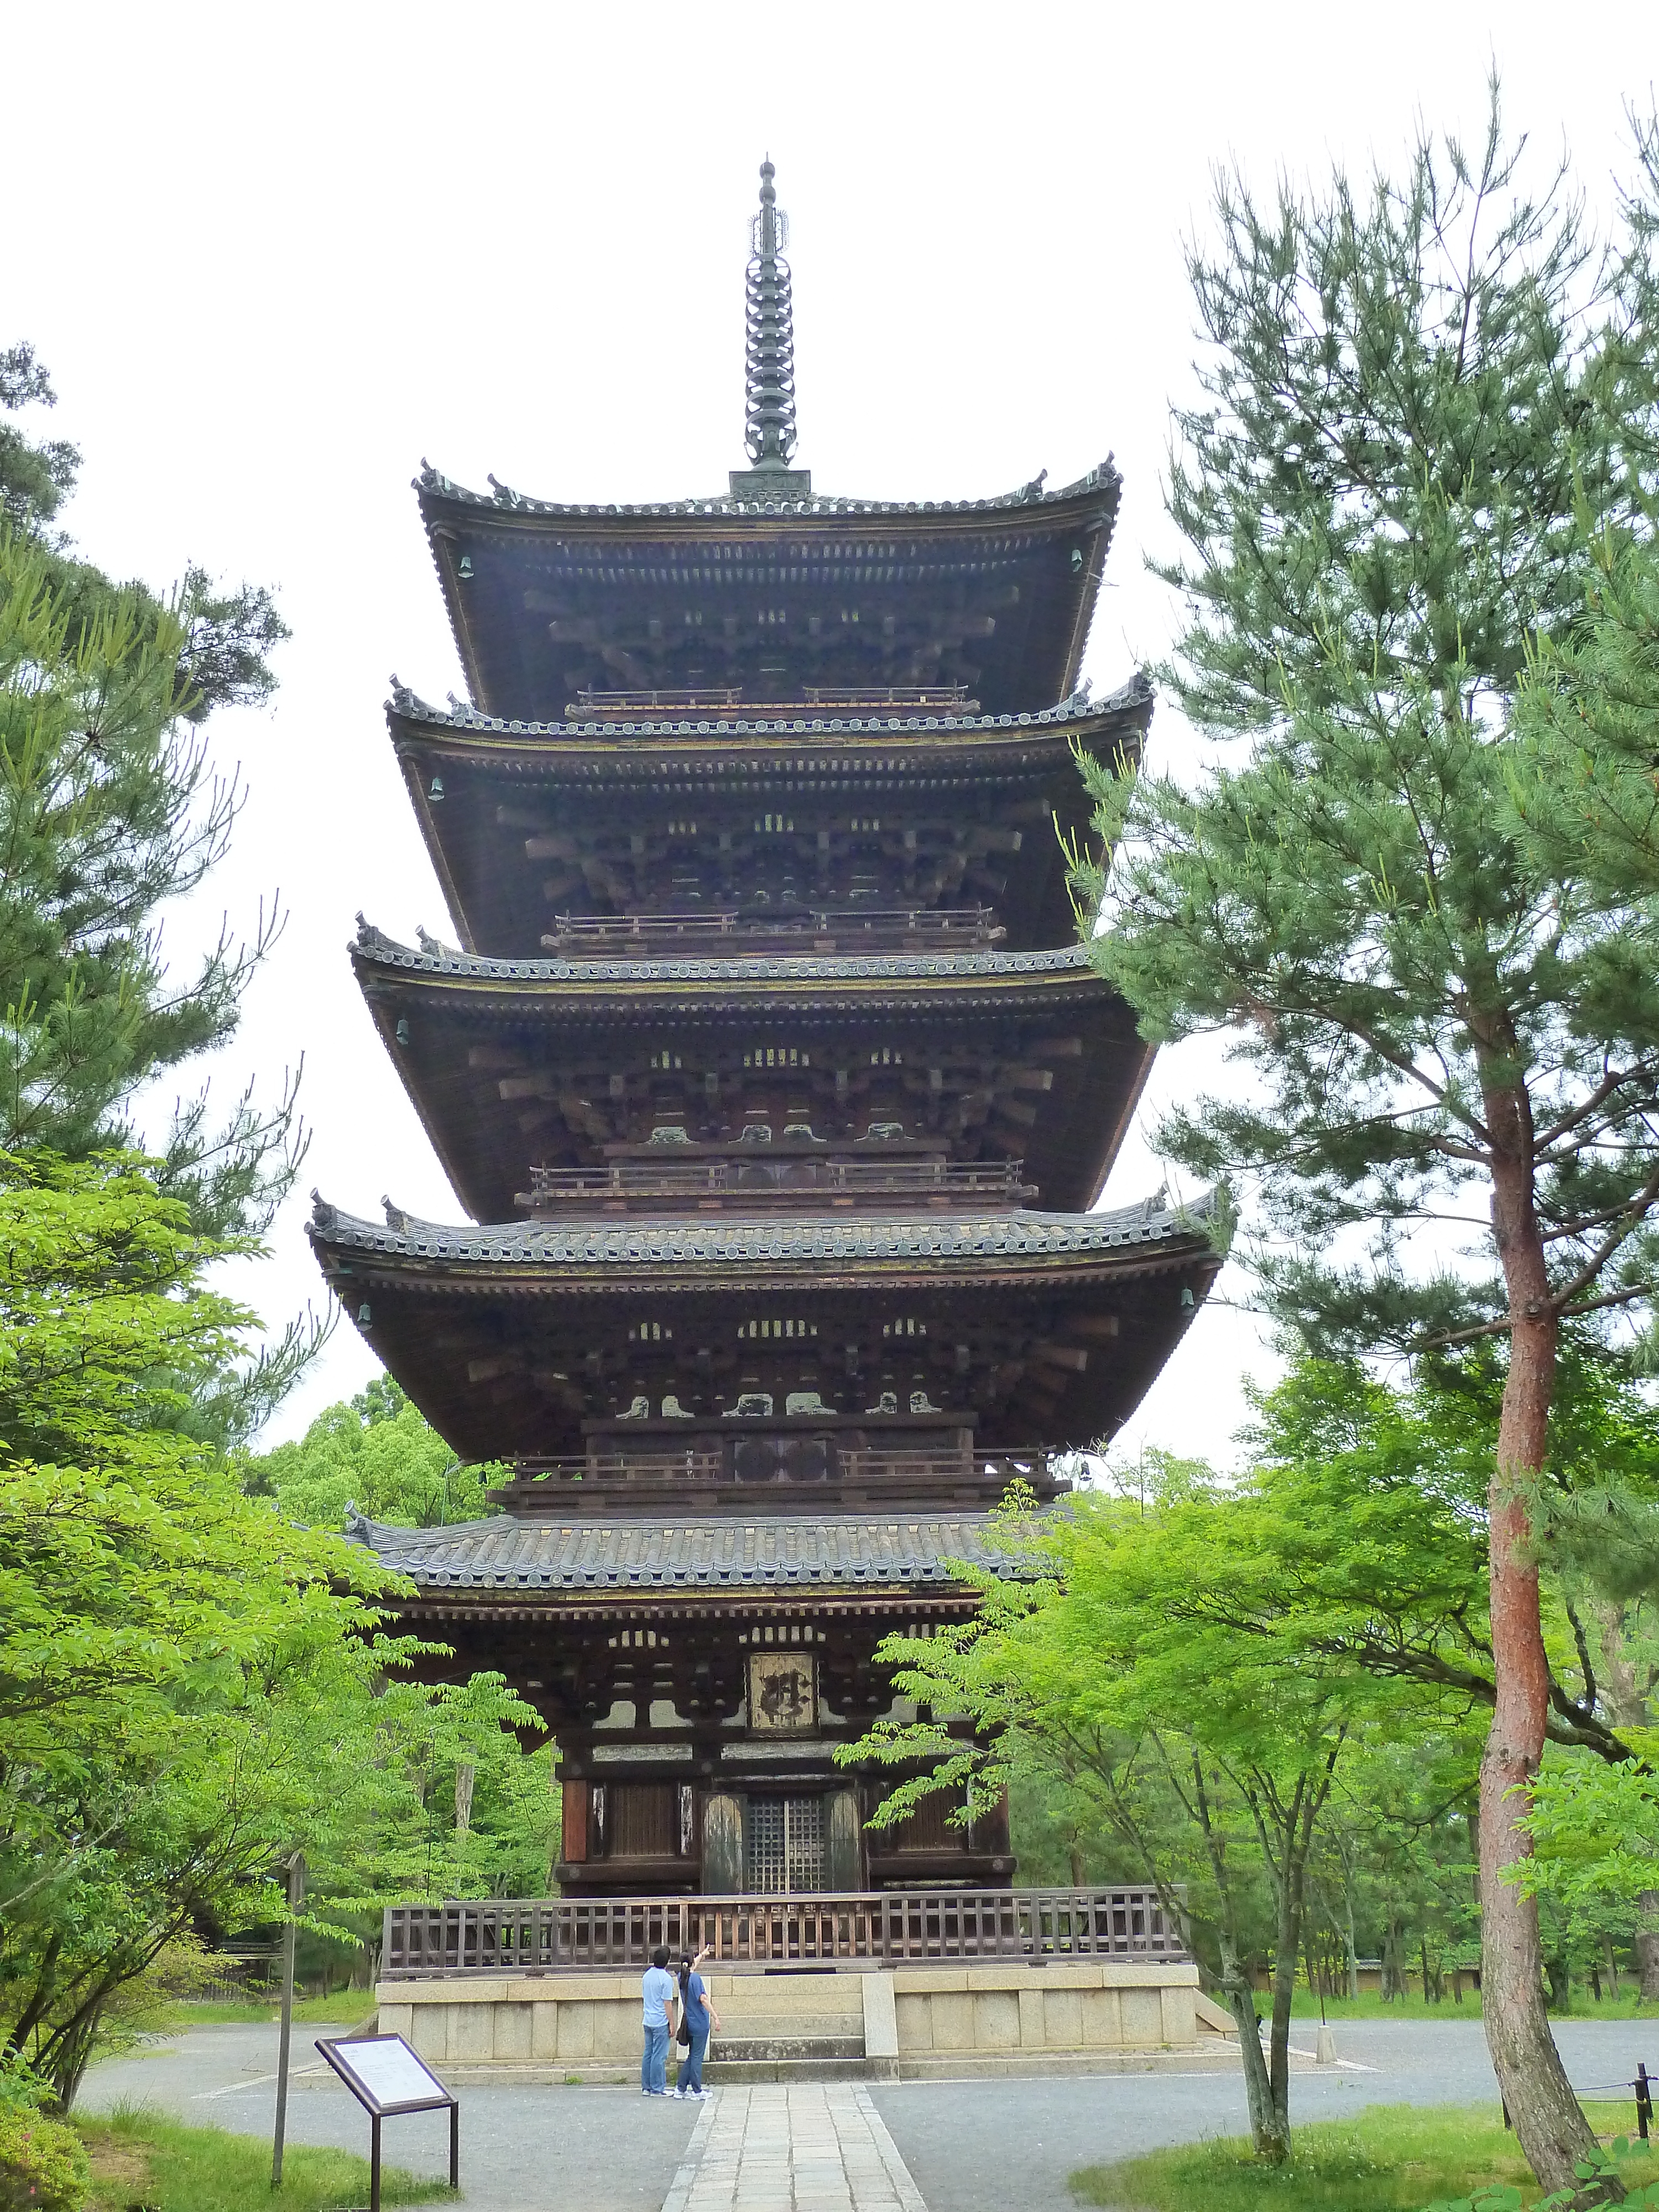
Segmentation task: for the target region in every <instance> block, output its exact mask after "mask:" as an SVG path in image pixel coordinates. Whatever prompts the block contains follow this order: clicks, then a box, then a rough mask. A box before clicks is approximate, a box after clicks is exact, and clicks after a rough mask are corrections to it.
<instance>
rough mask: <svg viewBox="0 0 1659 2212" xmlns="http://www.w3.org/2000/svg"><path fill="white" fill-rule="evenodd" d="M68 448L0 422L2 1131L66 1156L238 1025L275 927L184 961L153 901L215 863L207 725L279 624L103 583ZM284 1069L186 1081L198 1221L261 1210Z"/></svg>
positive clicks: (9, 359)
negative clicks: (236, 1078)
mask: <svg viewBox="0 0 1659 2212" xmlns="http://www.w3.org/2000/svg"><path fill="white" fill-rule="evenodd" d="M52 402H53V394H52V388H51V385H50V383H49V381H48V380H47V377H46V372H45V370H44V369H43V368H40V365H39V363H38V362H35V360H34V357H33V353H32V352H31V350H30V349H29V348H28V347H27V346H15V347H13V348H12V349H10V351H9V352H8V353H5V354H0V408H3V409H9V410H14V411H15V410H19V409H21V408H25V407H27V406H30V405H38V404H46V405H50V404H52ZM78 465H79V456H78V454H77V453H76V451H75V449H74V448H73V447H70V446H69V445H67V444H64V443H62V442H57V443H43V442H40V441H32V440H30V439H29V438H27V437H26V436H25V435H23V434H22V432H21V430H20V429H19V428H16V427H15V426H14V425H11V424H8V423H5V422H0V1148H5V1149H9V1150H14V1151H15V1150H17V1149H19V1148H34V1147H40V1148H44V1149H46V1150H49V1151H52V1152H57V1153H59V1154H61V1155H63V1156H64V1157H66V1158H84V1157H86V1156H88V1154H90V1153H92V1152H97V1151H100V1150H102V1149H106V1148H109V1147H116V1148H119V1147H121V1146H125V1145H128V1144H130V1143H131V1142H132V1141H133V1134H134V1133H133V1131H132V1129H131V1127H130V1124H129V1120H128V1110H127V1109H128V1102H129V1101H130V1100H131V1097H133V1095H134V1093H135V1092H136V1091H138V1090H139V1089H140V1088H141V1087H142V1086H143V1085H145V1084H147V1083H149V1082H150V1081H152V1080H153V1079H155V1078H156V1077H158V1076H165V1075H167V1074H168V1073H172V1072H173V1071H174V1070H179V1069H183V1068H185V1067H187V1066H190V1065H191V1063H192V1062H194V1061H196V1060H197V1059H199V1058H200V1057H201V1056H202V1055H203V1054H206V1053H209V1052H210V1051H212V1050H213V1049H215V1048H216V1047H218V1046H220V1045H222V1044H223V1043H225V1042H227V1041H228V1038H229V1037H230V1036H232V1035H233V1034H234V1030H235V1028H236V1024H237V1021H238V1018H239V1016H240V1006H241V1001H242V998H243V995H244V994H245V991H246V986H247V983H248V981H249V979H250V978H251V976H252V973H253V971H254V970H255V969H256V968H257V967H258V964H259V963H260V962H261V961H262V960H263V959H264V957H265V956H266V954H267V953H268V952H269V951H270V947H271V946H272V945H273V944H274V943H275V941H276V936H277V933H278V930H279V927H280V923H279V920H278V917H277V916H276V915H275V913H273V912H268V911H265V910H264V909H262V911H261V915H260V919H259V923H258V927H257V928H256V930H255V932H254V934H253V937H252V940H251V941H250V942H248V943H246V944H239V943H237V942H236V941H235V940H234V939H233V938H232V937H231V935H230V934H229V933H228V931H227V932H225V933H222V935H221V937H220V939H219V940H218V942H217V943H216V945H213V946H212V947H211V948H210V950H209V951H208V952H207V953H206V954H205V956H204V957H203V958H202V959H201V960H200V962H199V963H197V967H196V969H195V971H194V973H193V974H180V973H179V972H178V970H177V969H175V968H173V967H172V966H171V965H169V963H167V962H166V961H165V960H164V959H163V957H162V951H161V933H160V927H159V920H158V917H159V915H160V913H161V909H162V908H163V907H164V906H165V905H166V904H167V903H168V902H172V901H174V900H177V899H179V898H180V897H182V896H185V895H187V894H188V893H189V892H191V891H192V890H195V889H196V888H197V886H198V885H199V884H201V883H202V882H203V880H204V878H205V877H206V876H207V875H208V874H209V873H210V871H211V870H212V869H213V868H214V867H215V866H216V865H217V863H218V862H219V861H220V860H222V858H223V856H224V854H225V852H226V850H227V848H228V842H229V839H230V836H231V832H232V829H233V828H234V823H235V821H236V818H237V816H238V814H239V812H240V808H241V805H242V800H243V796H244V793H243V791H242V788H241V786H240V781H239V780H238V778H237V777H236V775H234V774H232V775H228V776H227V775H222V774H221V773H219V772H218V771H217V770H216V768H215V766H214V764H213V763H212V760H211V758H210V753H209V750H208V744H207V740H206V736H205V733H204V730H203V727H202V725H203V724H204V721H205V720H206V718H207V717H208V716H209V715H210V714H211V713H212V712H213V711H214V709H215V708H217V707H220V706H224V705H230V704H238V703H242V704H246V703H255V702H259V701H261V700H263V699H264V698H266V697H268V696H269V695H270V690H271V689H272V687H273V683H274V679H273V678H272V676H271V672H270V667H269V665H268V664H267V662H266V659H265V658H264V656H265V653H267V652H268V650H269V648H270V646H271V645H273V644H275V643H276V642H277V641H279V640H280V639H281V638H282V637H283V636H285V635H286V634H287V633H286V630H285V629H284V628H283V624H282V622H281V620H280V618H279V617H277V616H276V611H275V609H274V607H273V606H272V605H271V603H270V596H269V594H268V593H266V592H263V591H260V590H257V589H253V588H251V587H248V586H244V587H243V589H242V590H241V592H240V593H234V594H230V595H228V596H227V595H224V594H221V593H217V592H215V590H214V588H213V587H212V586H211V585H210V581H209V580H208V579H207V578H206V576H205V575H204V574H202V573H201V572H200V571H197V570H194V569H192V570H191V572H190V573H189V574H187V576H186V577H185V581H184V582H183V584H182V585H181V586H179V589H178V590H177V591H176V592H174V593H173V595H172V596H171V598H169V599H166V600H163V599H160V598H158V597H157V596H156V594H155V593H154V592H150V591H149V590H148V589H147V588H146V587H145V586H143V585H137V584H132V585H126V586H116V585H114V584H113V583H112V582H111V580H109V579H108V578H107V577H106V576H105V575H104V574H102V573H101V572H100V570H98V569H96V568H92V567H90V566H89V565H88V564H87V563H85V562H81V561H79V560H77V559H76V558H74V557H73V556H72V555H71V554H70V550H69V549H68V545H67V541H66V540H65V539H64V538H63V537H62V536H61V534H59V533H58V532H56V530H55V528H54V527H53V525H54V524H55V520H56V518H57V516H58V512H59V510H60V508H61V506H62V503H63V501H64V499H65V498H66V497H67V496H68V495H69V493H70V490H71V489H73V486H74V483H75V477H76V469H77V467H78ZM297 1136H298V1125H297V1121H296V1116H295V1097H294V1091H293V1086H292V1085H291V1084H290V1085H287V1086H285V1087H284V1090H283V1093H282V1094H281V1095H280V1096H279V1097H277V1098H276V1100H275V1101H273V1102H271V1103H268V1104H265V1105H263V1106H261V1105H258V1104H256V1103H255V1101H254V1098H253V1097H252V1094H251V1093H250V1094H248V1095H246V1096H244V1097H243V1098H242V1099H241V1100H240V1102H239V1103H237V1105H236V1106H235V1108H234V1109H233V1111H232V1113H231V1115H230V1116H229V1118H228V1121H226V1122H225V1123H224V1124H223V1125H222V1126H221V1127H213V1125H212V1124H211V1122H210V1117H209V1112H208V1104H207V1100H206V1097H205V1094H198V1095H196V1096H189V1095H186V1096H185V1097H183V1098H182V1099H181V1100H180V1103H179V1106H178V1108H177V1109H176V1111H175V1115H174V1119H173V1127H172V1131H171V1133H170V1137H169V1139H168V1142H167V1148H166V1167H167V1183H168V1186H169V1187H170V1188H173V1189H174V1190H176V1191H177V1192H179V1194H181V1195H184V1196H185V1197H186V1198H187V1199H188V1200H189V1202H190V1204H191V1210H192V1214H193V1217H194V1218H195V1219H196V1221H197V1225H198V1226H199V1227H200V1228H202V1229H203V1230H204V1231H209V1232H210V1233H221V1232H225V1231H234V1230H240V1229H244V1228H246V1227H250V1226H252V1227H256V1228H257V1227H259V1226H263V1225H264V1222H265V1221H267V1220H268V1219H269V1218H270V1213H271V1212H272V1210H273V1209H274V1207H275V1206H276V1203H277V1202H278V1200H280V1199H281V1197H282V1196H283V1194H284V1192H285V1191H286V1190H287V1189H288V1188H289V1186H290V1184H291V1182H292V1179H293V1176H294V1174H295V1170H296V1168H297V1165H298V1152H299V1146H298V1145H297V1144H296V1141H295V1139H296V1138H297Z"/></svg>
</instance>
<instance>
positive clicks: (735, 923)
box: [542, 906, 1006, 952]
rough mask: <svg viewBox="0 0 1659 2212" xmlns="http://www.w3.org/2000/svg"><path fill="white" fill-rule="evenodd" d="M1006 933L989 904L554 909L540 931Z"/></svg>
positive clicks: (550, 938)
mask: <svg viewBox="0 0 1659 2212" xmlns="http://www.w3.org/2000/svg"><path fill="white" fill-rule="evenodd" d="M1005 934H1006V932H1005V931H1004V930H1003V929H1002V928H1001V927H1000V925H999V924H998V922H997V921H996V917H995V915H994V913H993V911H992V909H991V908H989V907H983V906H981V907H957V908H894V909H892V910H891V911H887V910H884V909H878V908H869V909H867V910H866V909H863V908H852V909H850V910H848V911H845V912H843V911H840V910H831V909H829V908H823V909H821V910H815V911H813V912H811V913H807V914H799V915H757V914H747V915H745V914H740V913H739V912H738V910H737V909H736V908H720V909H718V910H716V911H714V912H711V913H708V914H598V915H591V914H560V915H555V916H554V917H553V927H552V928H551V929H550V930H549V931H548V933H546V935H545V936H544V938H543V939H542V943H543V945H544V946H545V947H546V948H547V949H548V950H549V951H562V952H572V951H574V952H584V951H586V952H615V951H624V950H626V949H627V948H628V947H629V946H635V947H639V946H647V945H662V944H672V943H676V942H680V941H684V942H686V943H688V944H694V943H704V942H708V941H711V940H712V941H720V940H726V939H737V940H739V941H740V942H741V943H742V944H743V945H744V946H745V947H747V948H750V949H752V950H754V951H765V950H768V949H769V948H771V947H773V946H775V945H785V946H788V945H793V946H794V947H795V948H796V949H797V950H800V949H802V948H803V946H804V947H805V949H806V950H808V951H810V950H811V948H812V945H813V943H814V942H816V941H817V940H818V939H829V940H833V942H834V944H835V945H836V949H837V950H839V951H849V950H852V949H853V948H854V946H855V945H860V944H862V943H864V942H865V941H866V939H867V940H868V942H869V944H870V945H871V947H872V949H876V948H879V949H880V950H882V951H897V950H902V948H903V947H904V946H905V945H907V944H909V945H922V946H933V945H964V946H969V947H978V946H983V945H994V944H995V943H997V942H998V941H999V940H1000V939H1001V938H1002V937H1003V936H1004V935H1005Z"/></svg>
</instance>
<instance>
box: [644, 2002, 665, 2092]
mask: <svg viewBox="0 0 1659 2212" xmlns="http://www.w3.org/2000/svg"><path fill="white" fill-rule="evenodd" d="M640 2087H641V2089H649V2090H650V2092H651V2093H652V2094H653V2096H656V2097H662V2096H665V2095H666V2094H667V2093H668V2023H667V2022H666V2021H664V2022H663V2024H662V2026H661V2027H647V2029H646V2031H645V2056H644V2057H642V2058H641V2061H640Z"/></svg>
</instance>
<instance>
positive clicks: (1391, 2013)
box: [1255, 1982, 1659, 2020]
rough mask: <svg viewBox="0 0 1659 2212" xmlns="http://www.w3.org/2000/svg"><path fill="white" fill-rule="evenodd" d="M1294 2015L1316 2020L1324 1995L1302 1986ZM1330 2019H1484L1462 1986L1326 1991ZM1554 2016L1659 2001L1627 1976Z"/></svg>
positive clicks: (1657, 2014) (1619, 2010) (1658, 2013)
mask: <svg viewBox="0 0 1659 2212" xmlns="http://www.w3.org/2000/svg"><path fill="white" fill-rule="evenodd" d="M1255 2002H1256V2008H1257V2010H1258V2011H1259V2012H1261V2015H1262V2016H1263V2018H1264V2019H1265V2018H1266V2016H1267V2012H1268V2010H1269V2008H1271V2006H1272V2004H1273V1995H1272V1992H1271V1991H1270V1990H1261V1992H1260V1993H1259V1994H1258V1995H1257V1997H1256V2001H1255ZM1318 2017H1319V1999H1318V1998H1317V1997H1316V1996H1314V1995H1313V1994H1312V1993H1311V1991H1310V1990H1307V1989H1305V1988H1300V1989H1298V1990H1297V1992H1296V1994H1295V1996H1293V1997H1292V1998H1291V2018H1292V2019H1293V2020H1317V2019H1318ZM1325 2017H1326V2019H1327V2020H1479V2019H1480V1990H1468V1989H1466V1990H1464V1992H1463V2002H1462V2004H1454V2003H1453V2002H1452V2000H1451V1997H1450V1996H1449V1995H1448V1996H1447V1998H1446V2002H1444V2004H1428V2003H1425V2002H1424V2000H1423V1999H1422V1998H1421V1997H1415V1996H1413V1997H1395V1998H1393V1999H1392V2000H1389V1999H1386V1998H1383V1997H1380V1996H1374V1995H1369V1996H1362V1997H1327V1998H1326V2000H1325ZM1550 2017H1551V2019H1552V2020H1659V2005H1644V2004H1643V2003H1642V2002H1640V2000H1639V1999H1638V1996H1637V1993H1636V1984H1635V1983H1634V1982H1627V1983H1626V1984H1625V1986H1624V1988H1623V1989H1622V1990H1620V1993H1619V1995H1618V1996H1616V1997H1615V1996H1604V1997H1603V1998H1602V1999H1601V2002H1600V2004H1598V2003H1597V2002H1595V1998H1594V1997H1593V1996H1591V1995H1590V1993H1589V1990H1588V1989H1584V1990H1580V1989H1578V1988H1577V1987H1575V1988H1574V1990H1573V1992H1572V2002H1571V2004H1570V2005H1569V2006H1568V2008H1567V2009H1566V2010H1565V2012H1562V2011H1559V2010H1558V2009H1557V2008H1555V2007H1554V2006H1552V2007H1551V2008H1550Z"/></svg>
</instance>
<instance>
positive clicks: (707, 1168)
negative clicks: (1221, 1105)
mask: <svg viewBox="0 0 1659 2212" xmlns="http://www.w3.org/2000/svg"><path fill="white" fill-rule="evenodd" d="M1024 1173H1025V1163H1024V1161H1023V1160H902V1159H899V1160H894V1159H886V1160H884V1159H880V1158H876V1159H866V1160H848V1159H814V1158H812V1157H811V1155H810V1154H808V1155H806V1156H805V1158H803V1157H802V1156H800V1155H799V1154H791V1155H789V1156H787V1157H779V1158H767V1157H766V1156H765V1154H764V1153H763V1152H760V1151H758V1150H757V1151H754V1152H750V1153H749V1154H748V1155H746V1156H745V1157H744V1158H740V1159H732V1158H723V1159H714V1160H711V1159H686V1160H682V1159H676V1158H674V1155H673V1150H672V1148H671V1147H670V1146H664V1148H663V1157H662V1158H660V1159H659V1160H612V1161H611V1162H610V1164H608V1165H606V1166H604V1167H592V1168H550V1167H536V1166H532V1169H531V1170H530V1188H529V1191H528V1192H527V1193H526V1195H525V1200H524V1201H523V1202H525V1203H526V1204H528V1205H530V1206H540V1205H543V1204H546V1203H568V1201H569V1200H573V1199H599V1200H604V1199H623V1198H685V1199H693V1198H721V1197H731V1198H744V1199H748V1198H759V1199H769V1198H775V1197H785V1198H787V1197H791V1196H805V1197H811V1196H815V1195H817V1196H823V1197H830V1198H833V1197H836V1196H837V1195H841V1194H845V1195H847V1196H848V1197H878V1196H882V1195H891V1196H894V1197H898V1198H927V1197H929V1196H933V1197H939V1198H945V1199H953V1198H996V1199H1003V1200H1006V1201H1008V1202H1009V1203H1010V1204H1014V1203H1017V1202H1018V1200H1020V1199H1022V1198H1029V1197H1030V1196H1032V1195H1033V1190H1032V1187H1031V1186H1030V1185H1028V1184H1027V1183H1026V1182H1025V1180H1024Z"/></svg>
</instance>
